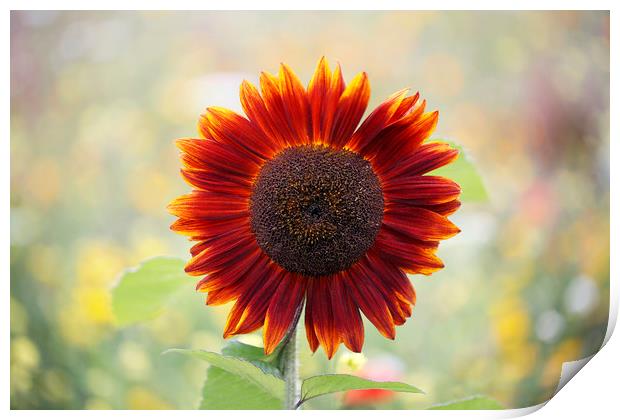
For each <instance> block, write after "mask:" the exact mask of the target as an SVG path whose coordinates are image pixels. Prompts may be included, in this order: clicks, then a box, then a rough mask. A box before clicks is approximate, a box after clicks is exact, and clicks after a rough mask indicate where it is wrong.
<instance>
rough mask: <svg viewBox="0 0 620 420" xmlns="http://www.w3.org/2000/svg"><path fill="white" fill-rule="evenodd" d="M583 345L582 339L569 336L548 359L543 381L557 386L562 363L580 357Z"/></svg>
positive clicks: (542, 377)
mask: <svg viewBox="0 0 620 420" xmlns="http://www.w3.org/2000/svg"><path fill="white" fill-rule="evenodd" d="M582 346H583V345H582V343H581V340H579V339H576V338H569V339H567V340H565V341H564V342H562V344H560V345H559V346H558V347H557V348H556V349H555V350H554V351H553V353H552V354H551V356H549V358H548V359H547V362H546V363H545V367H544V369H543V372H542V376H541V379H540V381H541V383H542V384H543V385H544V386H551V387H555V386H556V385H557V383H558V381H559V380H560V373H561V372H562V364H563V363H564V362H572V361H573V360H578V359H580V358H581V351H582Z"/></svg>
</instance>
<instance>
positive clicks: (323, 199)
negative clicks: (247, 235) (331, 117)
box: [250, 146, 383, 276]
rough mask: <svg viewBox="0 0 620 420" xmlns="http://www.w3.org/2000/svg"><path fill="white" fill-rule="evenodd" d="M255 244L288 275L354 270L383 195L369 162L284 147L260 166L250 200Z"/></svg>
mask: <svg viewBox="0 0 620 420" xmlns="http://www.w3.org/2000/svg"><path fill="white" fill-rule="evenodd" d="M250 214H251V227H252V232H254V235H255V236H256V241H257V242H258V245H259V246H260V247H261V248H262V250H263V251H265V253H266V254H267V255H269V257H270V258H271V259H272V260H273V261H275V262H276V263H277V264H279V265H280V266H281V267H283V268H284V269H286V270H288V271H290V272H295V273H301V274H304V275H307V276H322V275H327V274H333V273H336V272H338V271H341V270H345V269H347V268H349V267H350V266H351V265H352V264H353V263H355V262H356V261H357V260H359V259H360V258H361V257H362V256H363V255H364V254H365V253H366V251H367V250H368V249H369V248H370V247H371V246H372V244H373V243H374V241H375V238H376V236H377V233H378V232H379V228H380V227H381V221H382V219H383V193H382V191H381V185H380V183H379V179H378V178H377V176H376V175H375V173H374V172H373V170H372V167H371V165H370V163H369V162H368V161H367V160H365V159H364V158H362V157H361V156H360V155H358V154H357V153H354V152H351V151H348V150H334V149H331V148H328V147H324V146H297V147H290V148H287V149H284V150H283V151H282V152H280V153H279V154H277V155H276V156H275V157H274V158H273V159H271V160H270V161H268V162H267V163H265V164H264V165H263V167H262V168H261V171H260V173H259V175H258V177H257V179H256V182H255V183H254V187H253V190H252V196H251V199H250Z"/></svg>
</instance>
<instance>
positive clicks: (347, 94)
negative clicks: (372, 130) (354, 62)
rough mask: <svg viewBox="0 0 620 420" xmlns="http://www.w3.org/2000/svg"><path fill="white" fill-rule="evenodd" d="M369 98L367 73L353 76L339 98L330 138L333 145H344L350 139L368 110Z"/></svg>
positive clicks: (337, 146)
mask: <svg viewBox="0 0 620 420" xmlns="http://www.w3.org/2000/svg"><path fill="white" fill-rule="evenodd" d="M369 99H370V83H369V82H368V76H367V75H366V73H364V72H362V73H360V74H358V75H357V76H355V77H354V78H353V80H352V81H351V83H350V84H349V85H348V86H347V87H346V88H345V90H344V92H342V95H341V96H340V99H339V100H338V106H337V108H336V114H335V116H334V123H333V126H332V128H331V136H330V139H329V143H330V144H331V145H332V146H333V147H336V148H339V147H342V146H344V145H345V144H346V143H347V142H348V141H349V139H350V138H351V135H352V134H353V132H354V131H355V128H356V127H357V125H358V124H359V122H360V119H361V118H362V115H364V111H366V107H367V106H368V100H369Z"/></svg>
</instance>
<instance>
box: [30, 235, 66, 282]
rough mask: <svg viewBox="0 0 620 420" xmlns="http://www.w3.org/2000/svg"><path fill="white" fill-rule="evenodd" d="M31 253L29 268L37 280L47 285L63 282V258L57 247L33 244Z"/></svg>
mask: <svg viewBox="0 0 620 420" xmlns="http://www.w3.org/2000/svg"><path fill="white" fill-rule="evenodd" d="M29 251H30V252H29V255H28V268H29V269H30V272H31V273H32V275H33V277H34V278H35V279H36V280H38V281H39V282H41V283H44V284H47V285H54V284H57V283H58V282H59V280H62V272H61V270H62V268H61V267H60V262H61V261H62V258H61V255H60V254H61V253H60V250H59V249H58V247H57V246H54V245H42V244H33V245H32V247H31V248H30V250H29Z"/></svg>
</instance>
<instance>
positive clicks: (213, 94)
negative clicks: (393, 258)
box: [10, 11, 610, 409]
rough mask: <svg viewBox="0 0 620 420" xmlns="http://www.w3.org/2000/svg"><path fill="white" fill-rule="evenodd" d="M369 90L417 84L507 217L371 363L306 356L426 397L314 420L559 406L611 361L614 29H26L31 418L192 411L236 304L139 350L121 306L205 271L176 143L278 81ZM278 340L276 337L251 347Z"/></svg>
mask: <svg viewBox="0 0 620 420" xmlns="http://www.w3.org/2000/svg"><path fill="white" fill-rule="evenodd" d="M322 55H325V56H326V57H327V58H328V59H329V60H330V62H331V63H332V64H334V63H335V62H336V61H339V62H340V63H341V64H342V66H343V70H344V74H345V78H346V79H347V80H350V79H351V78H352V77H353V75H355V74H356V73H358V72H360V71H367V72H368V75H369V78H370V82H371V87H372V97H371V104H370V106H369V109H372V108H373V107H374V106H376V105H377V104H378V103H380V102H381V101H382V100H383V99H385V98H386V97H387V96H388V95H389V94H391V93H393V92H394V91H397V90H399V89H401V88H402V87H404V86H410V87H411V88H412V89H413V90H414V91H416V90H419V91H420V93H421V95H422V97H424V98H426V99H427V101H428V104H429V109H439V110H440V120H439V125H438V128H437V131H436V133H435V135H434V136H433V138H436V139H447V140H451V141H455V142H458V143H460V144H461V145H463V146H464V147H465V148H466V149H467V150H468V153H469V155H470V156H471V158H472V159H473V160H474V161H475V162H476V165H477V168H478V170H479V172H480V174H481V176H482V178H483V180H484V183H485V185H486V188H487V191H488V195H489V200H488V201H487V202H473V203H466V204H465V205H464V206H463V207H462V209H461V210H460V211H459V212H458V213H457V214H456V215H455V216H453V220H454V221H455V223H456V224H457V225H458V226H459V227H461V229H462V233H461V234H460V235H458V236H457V237H455V238H454V239H452V240H450V241H446V242H445V243H443V244H442V245H441V247H440V250H439V255H440V257H442V259H443V260H444V262H445V263H446V268H445V269H444V270H442V271H440V272H438V273H436V274H434V275H433V276H431V277H424V276H415V277H412V280H413V282H414V286H415V287H416V290H417V294H418V304H417V306H416V308H415V309H414V316H413V319H412V320H410V321H409V322H407V323H406V324H405V325H404V326H402V327H399V328H398V329H397V339H396V341H395V342H390V341H388V340H385V339H383V338H382V337H381V336H380V335H379V334H378V333H377V332H376V330H375V329H374V328H367V329H366V331H367V333H366V345H365V347H364V355H363V356H355V357H352V356H351V353H348V352H346V351H345V349H343V348H341V350H340V351H339V353H338V354H337V355H336V356H335V357H334V359H333V360H332V361H329V362H328V361H327V359H326V358H325V356H324V354H323V353H322V351H319V352H317V353H316V354H315V355H311V354H310V352H309V350H308V346H307V343H305V340H304V341H303V344H302V346H301V347H302V368H301V370H302V372H301V373H302V376H309V375H313V374H316V373H323V372H335V371H338V372H353V373H355V374H358V375H366V376H369V377H371V378H374V379H378V380H389V379H394V380H403V381H406V382H408V383H411V384H413V385H415V386H417V387H419V388H421V389H423V390H424V391H425V392H426V394H424V395H417V394H405V395H396V396H389V395H388V396H387V397H386V396H385V395H379V396H378V395H376V394H372V393H370V394H364V395H361V396H360V395H348V396H344V397H343V396H336V397H334V396H326V397H322V398H319V399H316V400H313V401H311V402H310V403H309V404H308V406H307V408H336V407H339V406H341V405H342V404H343V402H344V404H345V406H347V407H376V408H409V409H412V408H426V407H428V406H430V405H432V404H435V403H438V402H441V401H446V400H451V399H458V398H462V397H465V396H468V395H473V394H485V395H488V396H490V397H492V398H494V399H496V400H498V401H499V402H501V403H502V404H503V405H504V406H506V407H509V408H516V407H524V406H529V405H533V404H537V403H540V402H543V401H545V400H547V399H548V398H549V397H550V396H551V395H552V394H553V391H554V390H555V388H556V386H557V382H558V379H559V374H560V369H561V364H562V363H563V362H565V361H570V360H575V359H579V358H582V357H584V356H588V355H591V354H593V353H594V352H596V351H597V350H598V349H599V348H600V346H601V343H602V340H603V337H604V336H605V331H606V327H607V318H608V308H609V258H610V256H609V120H610V115H609V13H608V12H112V11H105V12H43V11H36V12H12V14H11V301H10V305H11V331H10V334H11V362H10V363H11V406H12V408H16V409H25V408H31V409H34V408H49V409H60V408H74V409H81V408H87V409H105V408H113V409H121V408H127V409H142V408H149V409H156V408H172V409H191V408H196V407H197V406H198V403H199V401H200V393H201V387H202V383H203V381H204V377H205V371H206V368H207V366H206V364H204V363H202V362H200V361H197V360H195V359H189V358H183V357H180V356H175V355H164V356H162V355H161V353H162V351H164V350H166V349H168V348H171V347H183V348H190V347H191V348H203V349H207V350H213V351H219V350H220V348H221V347H222V346H223V345H224V340H223V339H222V338H221V333H222V327H223V324H224V320H225V317H226V313H227V310H228V309H229V307H228V306H225V307H215V308H206V307H205V305H204V296H203V295H200V294H198V293H196V292H194V283H195V279H193V278H189V277H188V279H187V290H185V291H184V292H183V293H181V294H180V295H178V296H177V297H176V298H175V301H174V302H173V304H171V305H169V306H168V307H167V309H166V310H165V311H164V312H163V313H162V314H161V315H160V316H159V317H157V318H155V319H153V320H152V321H149V322H145V323H141V324H137V325H132V326H128V327H123V328H120V327H118V326H117V325H115V321H114V317H113V315H112V312H111V309H110V299H111V295H110V289H111V287H112V286H113V285H114V283H115V281H116V279H117V278H118V275H119V274H120V273H121V271H122V270H123V269H124V268H125V267H129V266H135V265H137V264H138V263H139V262H140V261H141V260H143V259H144V258H147V257H150V256H155V255H171V256H178V257H183V258H186V257H187V256H188V245H189V244H188V243H187V242H186V240H185V239H184V238H182V237H181V236H179V235H175V234H173V233H172V232H170V231H169V229H168V226H169V224H170V223H171V222H172V221H173V220H174V218H173V217H172V216H170V215H168V214H167V212H166V209H165V207H166V205H167V204H168V202H169V201H170V200H171V199H173V198H174V197H176V196H178V195H179V194H182V193H184V192H187V191H188V189H189V187H188V186H187V185H186V184H184V182H183V181H182V180H181V177H180V176H179V166H180V164H179V160H178V152H177V150H176V148H175V146H174V143H173V140H174V139H176V138H179V137H187V136H195V135H196V123H197V120H198V116H199V114H200V113H201V112H202V111H203V109H204V108H205V107H207V106H210V105H220V106H225V107H229V108H232V109H235V110H240V105H239V100H238V87H239V84H240V83H241V81H242V79H244V78H247V79H248V80H251V81H256V80H257V77H258V74H259V72H260V71H261V70H267V71H271V72H276V71H277V69H278V65H279V63H280V62H281V61H284V62H286V63H287V64H289V65H290V66H291V67H292V68H293V69H294V70H295V71H296V72H297V73H298V74H299V76H300V77H301V79H302V80H303V82H304V83H305V82H307V81H308V80H309V77H310V75H311V74H312V72H313V71H314V68H315V65H316V63H317V61H318V59H319V58H320V57H321V56H322ZM244 340H246V341H247V342H249V343H257V342H260V331H259V332H257V333H256V334H253V335H251V336H248V337H245V338H244Z"/></svg>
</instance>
